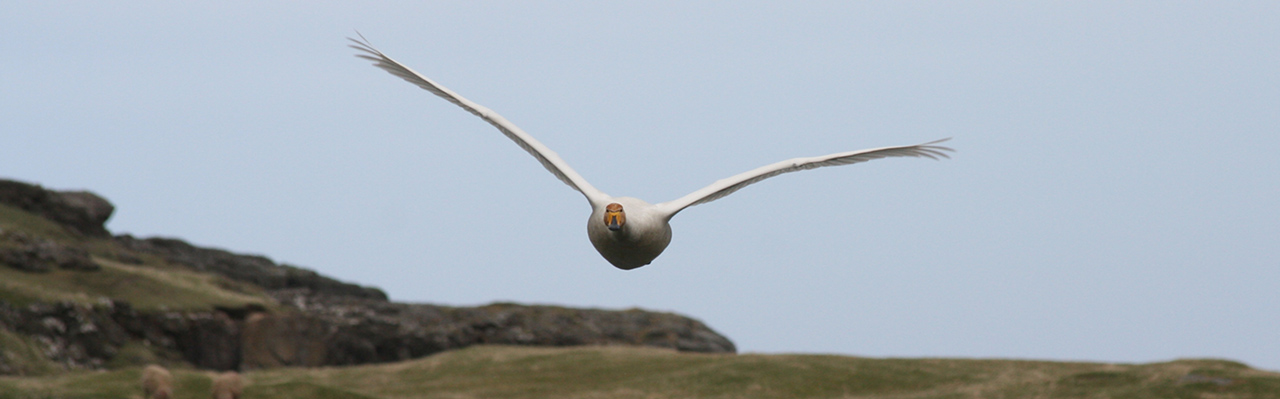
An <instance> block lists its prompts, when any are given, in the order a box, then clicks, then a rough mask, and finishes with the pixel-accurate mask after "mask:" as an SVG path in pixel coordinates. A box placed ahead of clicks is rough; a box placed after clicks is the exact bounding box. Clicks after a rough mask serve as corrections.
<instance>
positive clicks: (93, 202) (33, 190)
mask: <svg viewBox="0 0 1280 399" xmlns="http://www.w3.org/2000/svg"><path fill="white" fill-rule="evenodd" d="M0 204H5V205H9V206H13V207H17V208H19V209H22V210H24V211H27V212H31V213H34V214H37V215H40V216H43V217H44V218H46V219H49V220H52V221H54V222H57V223H58V224H61V225H63V226H64V227H67V228H68V230H70V231H73V232H76V233H80V234H83V235H86V236H90V237H109V236H111V233H109V232H107V228H106V222H107V219H110V218H111V213H112V212H114V211H115V206H112V205H111V203H110V202H107V200H106V199H103V198H102V197H99V196H98V195H97V194H94V193H91V192H88V191H53V190H46V189H45V188H44V187H40V186H39V185H35V184H28V183H23V182H19V181H13V180H0Z"/></svg>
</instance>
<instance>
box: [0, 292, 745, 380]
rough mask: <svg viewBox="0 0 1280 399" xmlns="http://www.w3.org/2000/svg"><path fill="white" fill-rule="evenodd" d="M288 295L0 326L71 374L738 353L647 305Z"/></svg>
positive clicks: (56, 314)
mask: <svg viewBox="0 0 1280 399" xmlns="http://www.w3.org/2000/svg"><path fill="white" fill-rule="evenodd" d="M277 294H278V295H285V294H283V293H277ZM286 300H287V301H289V302H292V303H294V304H302V305H303V307H301V308H298V309H294V310H291V311H283V312H276V313H269V312H266V311H265V309H262V308H246V309H235V310H215V311H201V312H172V311H169V312H139V311H136V310H134V309H133V308H132V307H131V306H129V304H128V303H125V302H119V301H112V300H108V299H103V300H101V301H100V303H98V304H95V305H84V304H73V303H55V304H44V303H40V304H32V305H28V306H21V307H19V306H13V305H10V304H8V303H5V302H3V301H0V329H3V330H7V331H12V332H15V333H18V334H20V335H23V336H27V337H30V338H31V340H32V341H34V342H35V344H36V345H37V346H38V348H37V349H38V350H39V351H41V352H43V354H44V355H45V356H46V357H47V358H48V359H49V360H51V361H52V362H54V363H56V364H58V365H59V366H61V367H62V368H64V369H97V368H102V367H103V366H104V365H106V364H107V362H108V361H110V360H111V359H112V358H114V357H115V356H116V355H117V354H118V353H119V352H120V351H121V348H122V347H124V346H125V345H126V344H127V343H129V342H139V343H141V344H142V345H143V346H145V347H149V348H152V349H153V351H154V352H156V353H159V354H161V355H164V354H168V355H170V357H171V358H170V359H169V360H171V361H183V362H186V363H189V364H191V365H193V366H195V367H198V368H202V369H211V370H241V369H261V368H274V367H318V366H343V365H356V364H369V363H383V362H393V361H400V360H407V359H413V358H418V357H423V356H428V355H431V354H434V353H438V352H442V351H446V350H450V349H458V348H465V347H468V346H472V345H481V344H502V345H530V346H575V345H632V346H649V347H659V348H671V349H675V350H679V351H686V352H709V353H733V352H734V351H735V348H734V345H733V343H732V342H730V341H729V340H728V339H726V338H725V337H723V336H721V335H720V334H717V333H716V332H715V331H712V330H711V329H710V328H708V327H707V326H706V325H704V324H702V322H699V321H697V320H694V319H690V318H688V317H684V316H680V315H676V314H671V313H657V312H649V311H644V310H639V309H629V310H621V311H611V310H600V309H572V308H563V307H556V306H526V305H517V304H492V305H487V306H480V307H448V306H436V305H426V304H401V303H392V302H385V301H378V300H371V299H360V298H353V297H334V298H328V299H324V300H319V299H317V298H315V297H313V296H293V297H291V298H287V299H286ZM237 315H246V316H245V317H244V318H243V319H237V318H236V317H235V316H237ZM3 366H4V363H3V362H0V374H21V373H22V372H23V371H22V370H16V369H12V368H9V369H6V368H5V367H3Z"/></svg>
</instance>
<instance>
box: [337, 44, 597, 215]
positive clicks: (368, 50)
mask: <svg viewBox="0 0 1280 399" xmlns="http://www.w3.org/2000/svg"><path fill="white" fill-rule="evenodd" d="M348 39H350V40H351V41H352V42H354V43H355V44H353V45H351V48H354V49H356V50H360V51H362V52H364V54H356V57H360V58H364V59H367V60H370V61H373V62H374V64H373V65H374V66H377V67H378V68H382V69H383V70H386V71H387V72H390V73H391V74H392V75H396V76H399V77H400V78H401V79H404V80H405V81H408V82H409V83H413V84H415V85H418V87H421V88H423V89H426V90H427V91H429V92H431V93H433V94H435V95H437V96H440V97H441V98H444V99H445V100H449V102H451V103H454V104H456V105H458V106H459V107H462V109H465V110H467V112H470V113H472V114H475V115H476V116H478V117H480V118H481V119H484V120H485V122H489V124H490V125H493V127H496V128H498V130H499V131H501V132H502V134H504V135H506V136H507V138H509V139H511V141H514V142H516V144H517V145H519V146H520V148H523V149H524V150H525V151H527V152H528V153H529V155H533V157H534V158H537V159H538V162H540V163H542V166H543V167H545V168H547V170H548V171H550V172H551V173H552V174H554V175H556V178H559V179H560V181H562V182H564V184H568V185H569V187H573V189H574V190H578V192H580V193H582V195H584V196H586V197H587V201H589V202H591V203H592V204H593V205H594V204H595V202H598V201H600V200H602V199H603V198H607V197H608V196H607V195H605V194H604V193H602V192H600V190H597V189H596V188H595V187H593V186H592V185H591V183H587V180H586V179H583V178H582V176H581V175H579V174H578V172H575V171H574V170H573V168H570V167H569V164H568V163H565V161H564V160H563V159H560V156H559V155H556V153H555V151H551V149H550V148H547V146H545V145H543V144H542V143H540V142H538V140H536V139H534V138H533V136H530V135H529V133H525V131H524V130H520V128H519V127H517V126H516V125H515V124H513V123H511V122H510V121H507V119H506V118H503V117H502V115H498V113H497V112H493V110H491V109H488V108H485V107H484V106H483V105H480V104H476V103H474V102H471V100H468V99H466V98H463V97H462V96H459V95H458V93H454V92H453V91H452V90H449V89H447V88H445V87H444V86H441V85H440V84H438V83H436V82H435V81H432V80H431V79H427V77H426V76H422V74H420V73H417V72H415V71H414V70H412V69H409V67H407V66H404V64H401V63H399V62H396V60H393V59H391V57H388V56H387V55H386V54H383V53H382V52H381V51H378V49H375V48H373V45H370V44H369V41H368V40H366V39H364V36H363V35H362V36H360V39H362V40H356V39H353V38H348Z"/></svg>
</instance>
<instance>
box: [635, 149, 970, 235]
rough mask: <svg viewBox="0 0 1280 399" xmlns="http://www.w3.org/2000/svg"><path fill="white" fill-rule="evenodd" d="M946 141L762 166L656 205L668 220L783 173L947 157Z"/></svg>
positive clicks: (844, 153) (852, 152) (793, 160)
mask: <svg viewBox="0 0 1280 399" xmlns="http://www.w3.org/2000/svg"><path fill="white" fill-rule="evenodd" d="M947 140H950V138H946V139H942V140H937V141H931V142H928V143H924V144H916V145H908V146H901V147H884V148H872V149H869V150H860V151H850V152H841V153H837V154H831V155H823V156H820V157H809V158H794V159H788V160H786V161H782V162H778V163H774V164H770V165H765V166H762V167H759V168H756V169H753V170H750V171H747V172H745V173H739V174H737V175H734V176H732V177H729V178H727V179H721V180H717V181H716V182H715V183H711V185H709V186H706V187H703V188H702V189H700V190H698V191H694V192H692V193H690V194H689V195H686V196H683V197H680V198H679V199H676V200H675V201H668V202H663V203H660V204H657V205H656V206H657V207H658V208H659V209H660V210H662V211H663V212H664V213H665V214H666V215H667V217H668V218H670V217H671V216H675V214H676V213H678V212H680V211H681V210H683V209H684V208H688V207H691V206H694V205H698V204H705V203H708V202H711V201H715V200H718V199H720V198H723V197H724V196H726V195H729V194H733V192H734V191H738V190H741V189H742V188H743V187H746V186H749V185H751V184H754V183H756V182H759V181H761V180H764V179H768V178H770V177H774V176H777V175H780V174H783V173H790V172H797V171H801V170H807V169H813V168H821V167H823V166H837V165H851V164H855V163H862V162H866V161H870V160H873V159H880V158H889V157H925V158H931V159H939V158H950V157H949V156H947V154H946V151H955V150H952V149H951V148H948V147H943V146H939V145H935V144H938V143H941V142H944V141H947Z"/></svg>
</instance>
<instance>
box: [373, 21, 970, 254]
mask: <svg viewBox="0 0 1280 399" xmlns="http://www.w3.org/2000/svg"><path fill="white" fill-rule="evenodd" d="M360 38H361V39H364V36H361V37H360ZM348 39H350V40H351V41H352V42H353V43H355V44H352V45H351V47H352V48H354V49H356V50H359V51H360V52H361V54H356V57H360V58H364V59H367V60H370V61H373V62H374V65H375V66H377V67H378V68H382V69H383V70H386V71H387V72H390V73H391V74H392V75H395V76H399V77H400V78H401V79H404V80H406V81H408V82H409V83H413V84H415V85H417V86H418V87H421V88H423V89H426V90H427V91H429V92H431V93H433V94H435V95H437V96H440V97H441V98H444V99H445V100H448V101H449V102H451V103H454V104H455V105H457V106H459V107H462V109H465V110H467V112H470V113H472V114H475V115H476V116H478V117H480V119H484V120H485V122H489V124H491V125H493V126H494V127H496V128H498V131H501V132H502V134H504V135H506V136H507V138H509V139H511V141H514V142H516V145H519V146H520V148H523V149H524V150H525V151H527V152H528V153H529V155H533V157H534V158H537V159H538V162H540V163H542V166H543V167H545V168H547V170H548V171H550V172H551V174H554V175H555V176H556V177H557V178H559V179H560V181H562V182H564V184H567V185H569V187H572V188H573V189H574V190H578V192H580V193H582V195H583V196H585V197H587V202H589V203H590V204H591V217H589V218H588V219H587V237H588V238H590V239H591V244H592V245H593V246H595V248H596V251H599V252H600V255H602V256H604V258H605V259H606V260H608V261H609V263H611V264H613V265H614V266H615V267H617V268H619V269H623V270H631V269H635V268H638V267H641V266H644V265H647V264H649V263H650V262H652V261H653V259H654V258H657V257H658V255H659V254H662V251H663V250H664V249H666V248H667V244H669V243H671V224H670V223H669V222H670V221H671V218H672V217H673V216H675V215H676V213H679V212H680V211H682V210H684V209H685V208H688V207H691V206H694V205H698V204H705V203H708V202H711V201H715V200H717V199H720V198H723V197H724V196H726V195H729V194H732V193H733V192H735V191H738V190H741V189H742V188H743V187H746V186H748V185H751V184H753V183H756V182H759V181H761V180H764V179H768V178H770V177H774V176H777V175H780V174H783V173H789V172H796V171H801V170H806V169H813V168H819V167H823V166H836V165H850V164H855V163H860V162H866V161H870V160H873V159H880V158H888V157H925V158H931V159H939V158H950V157H948V156H947V154H946V153H945V151H954V150H952V149H951V148H948V147H943V146H940V145H937V144H938V143H941V142H943V141H947V140H950V139H949V138H947V139H942V140H936V141H930V142H928V143H923V144H916V145H908V146H899V147H882V148H872V149H867V150H859V151H849V152H840V153H835V154H830V155H823V156H817V157H804V158H793V159H788V160H785V161H782V162H777V163H773V164H769V165H765V166H762V167H759V168H756V169H752V170H749V171H746V172H743V173H740V174H737V175H734V176H730V177H729V178H727V179H721V180H717V181H716V182H715V183H711V185H709V186H706V187H703V188H702V189H699V190H698V191H694V192H692V193H690V194H689V195H685V196H683V197H680V198H677V199H675V200H673V201H667V202H661V203H657V204H650V203H648V202H645V201H644V200H641V199H638V198H632V197H613V196H610V195H608V194H605V193H603V192H601V191H600V190H597V189H596V188H595V187H593V186H592V185H591V183H588V182H587V180H586V179H584V178H582V176H581V175H579V174H578V172H575V171H574V170H573V168H570V167H569V164H568V163H566V162H565V161H564V160H563V159H560V156H559V155H556V153H555V152H554V151H551V149H550V148H547V146H545V145H543V144H542V143H541V142H538V140H536V139H534V138H533V136H530V135H529V134H528V133H525V131H524V130H521V129H520V128H519V127H517V126H516V125H515V124H513V123H511V122H510V121H507V119H506V118H503V117H502V115H498V113H497V112H493V110H490V109H488V108H485V107H484V106H483V105H480V104H476V103H474V102H471V100H468V99H466V98H463V97H462V96H460V95H458V94H457V93H454V92H453V91H452V90H449V89H447V88H445V87H444V86H441V85H440V84H439V83H436V82H435V81H433V80H431V79H428V78H427V77H426V76H423V75H422V74H420V73H417V72H415V71H414V70H412V69H409V67H407V66H405V65H404V64H401V63H399V62H397V61H396V60H393V59H391V57H388V56H387V55H386V54H383V53H382V52H381V51H378V50H377V49H375V48H374V47H373V45H371V44H369V41H368V40H356V39H354V38H348Z"/></svg>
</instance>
